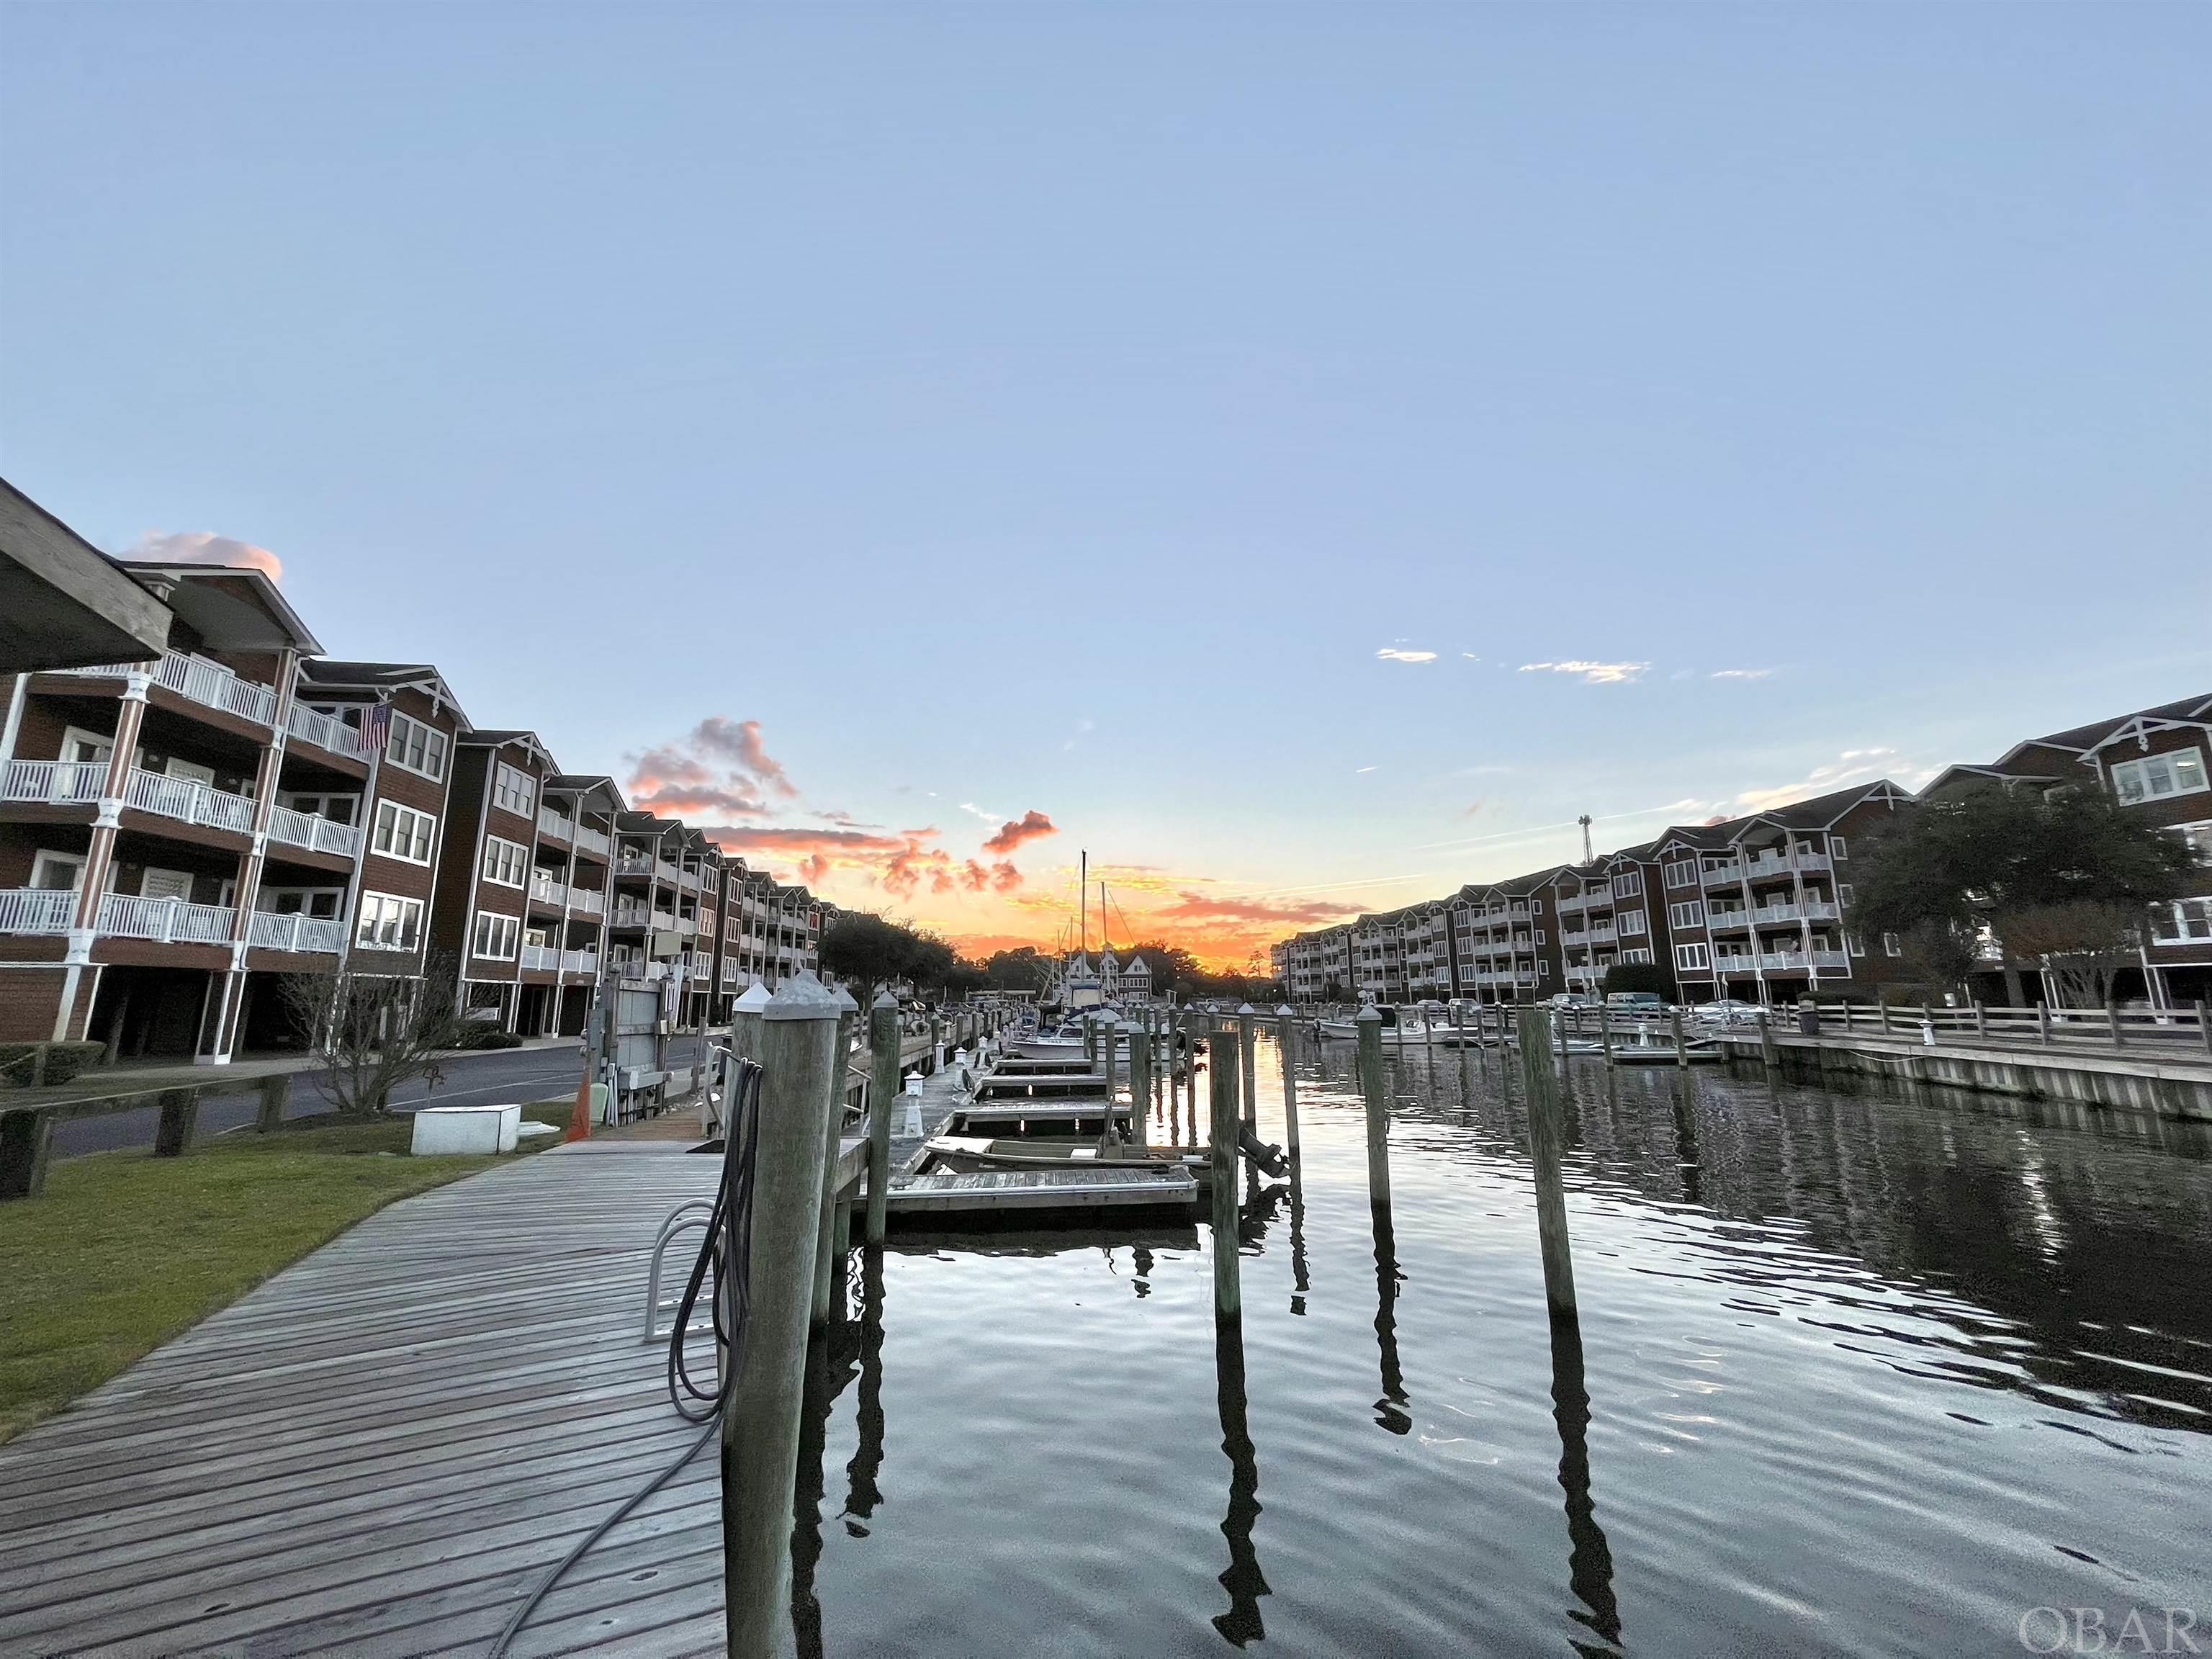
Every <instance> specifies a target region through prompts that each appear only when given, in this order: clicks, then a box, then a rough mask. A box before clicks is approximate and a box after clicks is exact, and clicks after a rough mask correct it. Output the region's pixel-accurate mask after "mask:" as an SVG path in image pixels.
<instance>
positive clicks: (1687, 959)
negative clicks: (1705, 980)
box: [1674, 944, 1713, 974]
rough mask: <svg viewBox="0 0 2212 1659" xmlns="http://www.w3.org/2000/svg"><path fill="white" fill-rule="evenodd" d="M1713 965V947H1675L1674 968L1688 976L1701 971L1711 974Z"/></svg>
mask: <svg viewBox="0 0 2212 1659" xmlns="http://www.w3.org/2000/svg"><path fill="white" fill-rule="evenodd" d="M1712 965H1713V951H1712V947H1711V945H1704V944H1690V945H1676V946H1675V947H1674V966H1675V967H1677V968H1679V969H1681V970H1682V971H1683V972H1684V973H1686V974H1693V973H1698V972H1699V971H1701V970H1702V971H1705V972H1708V973H1710V972H1711V970H1712Z"/></svg>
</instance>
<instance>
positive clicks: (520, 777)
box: [491, 761, 538, 818]
mask: <svg viewBox="0 0 2212 1659" xmlns="http://www.w3.org/2000/svg"><path fill="white" fill-rule="evenodd" d="M510 778H512V779H513V787H512V788H510V787H508V782H507V780H508V779H510ZM509 794H513V795H515V796H516V797H517V798H518V799H520V801H521V802H522V805H520V806H517V805H513V804H512V803H511V802H510V801H508V799H507V796H508V795H509ZM491 804H492V805H494V806H496V807H497V808H499V810H500V811H502V812H512V813H513V814H514V816H515V817H519V818H527V817H536V816H537V813H538V780H537V779H535V778H533V777H532V776H531V775H530V774H529V773H527V772H526V771H524V770H523V769H521V768H520V767H519V766H509V765H508V764H507V763H506V762H505V761H494V762H493V763H492V774H491Z"/></svg>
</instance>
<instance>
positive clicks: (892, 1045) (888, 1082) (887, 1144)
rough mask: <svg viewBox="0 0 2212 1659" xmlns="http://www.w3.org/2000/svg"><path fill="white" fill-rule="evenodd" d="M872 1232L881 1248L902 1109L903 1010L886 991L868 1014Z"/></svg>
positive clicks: (887, 1223)
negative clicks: (895, 1128) (895, 1115)
mask: <svg viewBox="0 0 2212 1659" xmlns="http://www.w3.org/2000/svg"><path fill="white" fill-rule="evenodd" d="M868 1060H869V1067H868V1231H867V1239H868V1243H871V1244H881V1243H883V1242H884V1237H885V1236H886V1234H887V1232H888V1231H889V1226H890V1219H889V1218H890V1190H891V1113H892V1112H893V1111H894V1110H896V1108H897V1105H898V1093H899V1006H898V999H897V998H896V997H895V996H893V995H892V994H890V991H889V990H888V989H886V990H883V991H880V992H878V993H877V994H876V1003H875V1006H874V1007H872V1008H871V1009H870V1010H869V1011H868Z"/></svg>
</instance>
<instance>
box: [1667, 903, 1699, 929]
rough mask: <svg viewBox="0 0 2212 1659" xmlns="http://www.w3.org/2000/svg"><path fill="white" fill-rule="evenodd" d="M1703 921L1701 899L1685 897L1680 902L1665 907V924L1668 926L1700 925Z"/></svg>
mask: <svg viewBox="0 0 2212 1659" xmlns="http://www.w3.org/2000/svg"><path fill="white" fill-rule="evenodd" d="M1667 925H1668V927H1703V926H1704V925H1705V901H1704V900H1703V899H1685V900H1684V901H1683V902H1681V903H1680V904H1670V905H1668V907H1667Z"/></svg>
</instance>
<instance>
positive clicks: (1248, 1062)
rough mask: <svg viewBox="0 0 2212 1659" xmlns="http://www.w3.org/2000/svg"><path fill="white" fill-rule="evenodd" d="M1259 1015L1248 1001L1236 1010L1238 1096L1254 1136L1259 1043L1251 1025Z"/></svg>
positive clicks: (1257, 1126) (1257, 1119) (1257, 1125)
mask: <svg viewBox="0 0 2212 1659" xmlns="http://www.w3.org/2000/svg"><path fill="white" fill-rule="evenodd" d="M1259 1015H1260V1011H1259V1010H1258V1009H1257V1008H1255V1007H1254V1006H1252V1005H1251V1004H1250V1003H1249V1002H1248V1003H1246V1004H1245V1005H1244V1006H1243V1007H1241V1008H1239V1009H1238V1010H1237V1074H1238V1076H1239V1078H1240V1079H1242V1081H1243V1092H1242V1093H1241V1095H1240V1096H1239V1098H1240V1099H1242V1100H1243V1103H1244V1121H1245V1123H1246V1125H1247V1126H1248V1127H1249V1128H1250V1129H1251V1131H1252V1133H1253V1134H1254V1135H1255V1136H1257V1135H1258V1134H1259V1133H1260V1084H1259V1077H1260V1045H1259V1038H1258V1036H1256V1035H1255V1032H1254V1030H1253V1029H1252V1027H1253V1022H1254V1021H1255V1020H1256V1019H1257V1018H1259Z"/></svg>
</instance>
